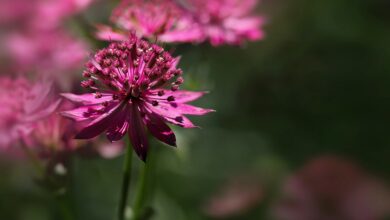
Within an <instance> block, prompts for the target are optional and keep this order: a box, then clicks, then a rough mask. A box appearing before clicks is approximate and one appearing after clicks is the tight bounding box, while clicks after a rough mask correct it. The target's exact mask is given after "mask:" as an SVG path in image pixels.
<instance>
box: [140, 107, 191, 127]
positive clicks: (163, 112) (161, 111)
mask: <svg viewBox="0 0 390 220" xmlns="http://www.w3.org/2000/svg"><path fill="white" fill-rule="evenodd" d="M145 108H146V110H147V111H149V112H153V113H155V114H157V115H160V116H161V117H163V119H164V120H165V121H167V122H169V123H172V124H174V125H177V126H180V127H183V128H196V127H197V126H195V125H194V124H193V123H192V122H191V121H190V120H189V119H188V118H187V117H185V116H183V115H181V114H180V113H178V112H175V111H171V109H167V108H162V107H161V106H156V107H155V106H153V105H151V104H149V103H146V104H145Z"/></svg>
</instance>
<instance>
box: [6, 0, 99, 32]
mask: <svg viewBox="0 0 390 220" xmlns="http://www.w3.org/2000/svg"><path fill="white" fill-rule="evenodd" d="M92 2H93V0H29V1H25V0H2V1H0V24H2V25H15V24H19V25H24V26H25V27H27V26H29V27H34V28H39V29H40V30H42V29H52V28H57V27H58V26H60V25H62V22H63V20H64V19H66V18H67V17H69V16H71V15H74V14H76V13H79V12H81V11H82V10H84V9H86V8H87V7H88V6H89V5H90V4H91V3H92ZM43 21H44V22H43Z"/></svg>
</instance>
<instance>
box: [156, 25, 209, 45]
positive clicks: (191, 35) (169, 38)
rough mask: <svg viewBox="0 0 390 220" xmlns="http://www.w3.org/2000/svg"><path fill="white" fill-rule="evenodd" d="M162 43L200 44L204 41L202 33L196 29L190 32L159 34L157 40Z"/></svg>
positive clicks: (177, 31) (178, 31)
mask: <svg viewBox="0 0 390 220" xmlns="http://www.w3.org/2000/svg"><path fill="white" fill-rule="evenodd" d="M158 39H159V40H160V41H162V42H168V43H178V42H179V43H180V42H181V43H185V42H201V41H203V40H204V35H203V33H202V31H200V29H198V28H193V29H191V30H175V31H170V32H166V33H164V34H161V35H160V36H159V38H158Z"/></svg>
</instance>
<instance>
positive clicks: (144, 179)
mask: <svg viewBox="0 0 390 220" xmlns="http://www.w3.org/2000/svg"><path fill="white" fill-rule="evenodd" d="M155 156H156V155H155V152H154V150H153V149H150V150H149V153H148V158H147V159H146V162H145V163H142V164H141V167H140V173H139V179H138V185H137V189H136V190H137V191H136V195H135V196H136V197H135V201H134V206H133V218H132V220H145V219H146V218H148V216H147V215H145V214H147V213H146V212H145V202H146V200H147V196H148V195H150V193H151V192H152V189H149V190H148V186H150V178H151V176H152V175H151V174H152V171H153V170H152V169H153V167H154V162H155V159H156V158H155ZM152 213H153V210H152Z"/></svg>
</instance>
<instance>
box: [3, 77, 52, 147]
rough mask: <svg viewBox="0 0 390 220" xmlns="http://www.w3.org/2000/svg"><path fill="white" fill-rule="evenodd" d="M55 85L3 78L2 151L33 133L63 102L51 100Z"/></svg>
mask: <svg viewBox="0 0 390 220" xmlns="http://www.w3.org/2000/svg"><path fill="white" fill-rule="evenodd" d="M51 89H52V84H51V83H50V82H48V81H45V80H42V81H38V82H37V83H35V84H33V83H30V82H29V81H28V80H27V79H25V78H17V79H11V78H8V77H1V78H0V102H1V103H2V107H1V108H0V148H6V147H8V146H9V145H10V144H12V143H13V142H15V141H18V140H19V139H22V138H24V137H25V136H26V135H28V134H30V133H31V131H32V130H33V129H34V128H35V126H36V124H37V122H38V121H39V120H41V119H42V118H45V117H47V116H48V115H50V114H51V113H52V112H54V111H55V110H56V109H57V107H58V105H59V104H60V100H54V99H52V97H51V93H50V91H51Z"/></svg>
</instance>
